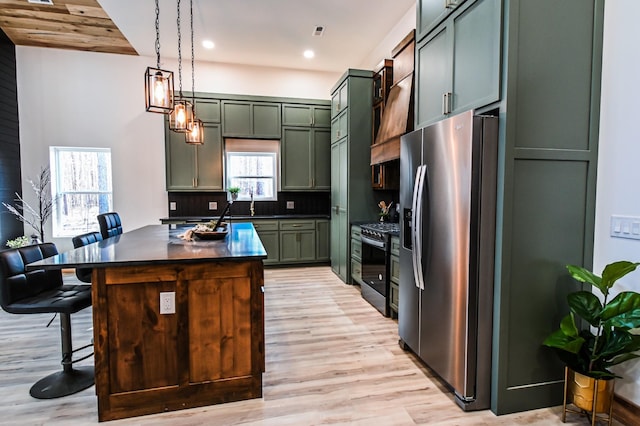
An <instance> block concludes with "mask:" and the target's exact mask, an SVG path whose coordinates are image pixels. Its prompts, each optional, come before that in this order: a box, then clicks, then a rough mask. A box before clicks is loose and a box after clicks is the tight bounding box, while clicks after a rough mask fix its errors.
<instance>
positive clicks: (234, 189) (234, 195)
mask: <svg viewBox="0 0 640 426" xmlns="http://www.w3.org/2000/svg"><path fill="white" fill-rule="evenodd" d="M227 191H229V194H231V199H232V200H233V201H235V200H237V199H238V193H239V192H240V188H238V187H237V186H230V187H229V188H227Z"/></svg>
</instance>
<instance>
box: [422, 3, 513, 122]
mask: <svg viewBox="0 0 640 426" xmlns="http://www.w3.org/2000/svg"><path fill="white" fill-rule="evenodd" d="M501 3H502V2H501V0H475V1H474V0H468V1H466V2H465V3H464V5H463V6H461V7H459V8H458V9H457V10H456V11H455V12H454V13H452V14H451V16H450V17H449V18H447V19H446V20H445V21H444V22H443V23H442V24H441V25H440V26H438V27H437V28H436V29H435V30H434V31H432V32H430V33H429V35H428V36H427V37H425V38H424V39H423V40H422V41H421V42H420V43H419V44H418V46H417V49H416V69H417V72H416V75H417V76H418V77H417V79H416V80H417V89H416V93H417V96H416V114H415V117H416V123H415V124H416V128H420V127H424V126H426V125H428V124H431V123H433V122H435V121H438V120H440V119H442V118H444V117H445V116H447V115H449V114H457V113H459V112H463V111H466V110H469V109H473V108H479V107H482V106H485V105H488V104H490V103H492V102H496V101H498V100H499V99H500V66H501V61H500V55H501V28H502V27H501V17H502V16H501V10H502V7H501Z"/></svg>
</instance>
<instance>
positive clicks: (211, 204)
mask: <svg viewBox="0 0 640 426" xmlns="http://www.w3.org/2000/svg"><path fill="white" fill-rule="evenodd" d="M209 210H218V202H217V201H209Z"/></svg>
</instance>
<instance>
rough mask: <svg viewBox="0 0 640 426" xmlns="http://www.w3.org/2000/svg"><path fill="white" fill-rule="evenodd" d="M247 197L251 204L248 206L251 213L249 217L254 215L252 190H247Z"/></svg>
mask: <svg viewBox="0 0 640 426" xmlns="http://www.w3.org/2000/svg"><path fill="white" fill-rule="evenodd" d="M249 196H250V197H251V204H250V205H249V211H250V212H251V217H253V215H254V214H255V210H254V209H253V188H251V189H249Z"/></svg>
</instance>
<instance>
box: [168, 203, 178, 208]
mask: <svg viewBox="0 0 640 426" xmlns="http://www.w3.org/2000/svg"><path fill="white" fill-rule="evenodd" d="M177 208H178V206H177V205H176V202H175V201H171V202H170V203H169V210H176V209H177Z"/></svg>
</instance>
